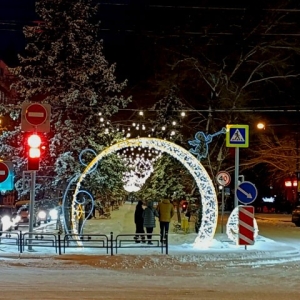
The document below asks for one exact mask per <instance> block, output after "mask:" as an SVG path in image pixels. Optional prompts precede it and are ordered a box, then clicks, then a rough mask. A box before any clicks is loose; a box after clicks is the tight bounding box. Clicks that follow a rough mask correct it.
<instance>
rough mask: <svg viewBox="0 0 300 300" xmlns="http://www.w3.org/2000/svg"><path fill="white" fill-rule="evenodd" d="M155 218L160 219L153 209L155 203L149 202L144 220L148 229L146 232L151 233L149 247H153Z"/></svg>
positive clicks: (148, 236)
mask: <svg viewBox="0 0 300 300" xmlns="http://www.w3.org/2000/svg"><path fill="white" fill-rule="evenodd" d="M155 217H158V212H157V210H156V209H154V208H153V202H152V201H148V203H147V207H146V208H145V210H144V213H143V218H144V227H145V228H146V232H147V233H149V234H148V235H147V240H148V245H153V243H152V241H151V240H152V233H153V229H154V228H155V226H156V224H155Z"/></svg>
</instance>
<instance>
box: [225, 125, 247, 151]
mask: <svg viewBox="0 0 300 300" xmlns="http://www.w3.org/2000/svg"><path fill="white" fill-rule="evenodd" d="M226 147H239V148H248V147H249V125H227V126H226Z"/></svg>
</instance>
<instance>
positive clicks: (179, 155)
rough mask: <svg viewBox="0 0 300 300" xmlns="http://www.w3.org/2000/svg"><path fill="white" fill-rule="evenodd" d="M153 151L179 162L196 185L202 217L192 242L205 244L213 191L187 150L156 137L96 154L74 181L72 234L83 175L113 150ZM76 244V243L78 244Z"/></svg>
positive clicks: (210, 231)
mask: <svg viewBox="0 0 300 300" xmlns="http://www.w3.org/2000/svg"><path fill="white" fill-rule="evenodd" d="M128 147H132V148H136V147H141V148H148V149H151V148H154V149H157V150H159V151H161V152H165V153H167V154H169V155H171V156H172V157H174V158H176V159H177V160H178V161H179V162H181V163H182V164H183V165H184V166H185V167H186V168H187V170H188V171H189V172H190V173H191V175H192V176H193V177H194V179H195V181H196V184H197V186H198V188H199V192H200V194H201V201H202V210H203V216H202V221H201V226H200V228H199V232H198V236H197V238H196V241H195V242H197V243H198V244H200V245H205V246H206V245H207V244H209V243H210V242H211V240H212V239H213V237H214V234H215V231H216V227H217V218H218V201H217V196H216V193H215V189H214V186H213V183H212V181H211V179H210V177H209V176H208V174H207V172H206V170H205V169H204V167H203V166H202V164H201V163H200V162H199V161H198V160H197V158H195V157H194V156H193V155H192V154H191V153H190V152H189V151H187V150H185V149H184V148H182V147H180V146H178V145H176V144H174V143H172V142H169V141H166V140H161V139H157V138H138V139H129V140H124V141H121V142H118V143H116V144H114V145H112V146H110V147H108V148H106V149H104V150H103V151H102V152H101V153H100V154H98V155H97V156H96V157H95V158H94V159H93V160H92V161H91V162H90V163H89V164H88V166H87V167H86V168H85V170H84V171H83V173H82V174H81V176H80V177H79V179H78V182H77V184H76V189H75V192H74V194H73V201H72V205H71V218H72V219H71V226H72V232H73V233H75V234H77V233H78V231H77V226H76V217H75V216H76V215H77V214H76V203H77V202H76V201H77V200H76V198H77V194H78V193H79V192H80V185H81V182H82V181H83V180H84V178H85V177H86V175H87V174H89V173H90V172H91V171H92V170H93V168H94V165H95V164H97V163H98V162H99V161H100V160H101V159H102V158H103V157H105V156H107V155H110V154H112V153H114V152H116V151H119V150H121V149H123V148H128ZM78 242H80V241H78Z"/></svg>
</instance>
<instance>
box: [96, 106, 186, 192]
mask: <svg viewBox="0 0 300 300" xmlns="http://www.w3.org/2000/svg"><path fill="white" fill-rule="evenodd" d="M98 115H99V121H100V127H101V128H102V129H103V132H104V133H105V134H110V133H113V132H115V131H117V132H121V133H122V136H123V139H124V140H126V139H130V138H140V137H148V138H150V137H156V136H155V135H156V131H157V128H154V127H150V126H149V124H146V123H147V122H145V119H144V111H142V110H139V111H138V113H137V117H136V118H135V120H125V122H123V124H122V125H120V122H116V123H117V124H115V123H113V122H111V121H110V120H107V119H106V118H105V117H104V116H103V115H102V113H99V114H98ZM179 115H180V117H181V118H183V117H185V116H186V113H185V112H180V113H179ZM177 129H178V120H176V119H174V120H172V121H171V123H170V126H167V125H162V126H160V128H159V130H160V131H162V132H167V130H168V135H167V139H168V140H172V137H173V136H175V135H176V130H177ZM117 155H119V156H120V158H121V159H122V161H123V162H124V164H125V166H126V167H127V169H128V170H129V171H127V172H125V174H123V182H124V189H125V190H126V191H128V192H137V191H139V190H140V189H141V188H142V186H143V185H144V183H145V182H146V180H147V179H148V178H149V176H150V175H151V173H152V172H153V165H154V163H155V161H156V160H157V159H158V158H159V157H160V156H161V152H160V151H158V150H156V149H145V148H141V147H138V148H125V149H123V150H122V152H121V153H119V152H118V153H117Z"/></svg>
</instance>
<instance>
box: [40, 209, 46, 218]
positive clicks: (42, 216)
mask: <svg viewBox="0 0 300 300" xmlns="http://www.w3.org/2000/svg"><path fill="white" fill-rule="evenodd" d="M46 216H47V214H46V212H45V211H43V210H41V211H40V212H39V213H38V217H39V218H40V219H46Z"/></svg>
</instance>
